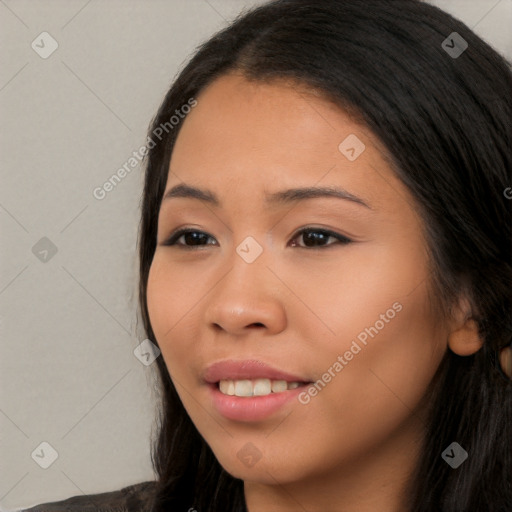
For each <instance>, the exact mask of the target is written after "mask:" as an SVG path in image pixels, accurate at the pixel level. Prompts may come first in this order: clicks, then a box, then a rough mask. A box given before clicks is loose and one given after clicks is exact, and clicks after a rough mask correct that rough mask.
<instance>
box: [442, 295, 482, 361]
mask: <svg viewBox="0 0 512 512" xmlns="http://www.w3.org/2000/svg"><path fill="white" fill-rule="evenodd" d="M471 314H472V311H471V305H470V304H469V301H468V300H467V299H461V301H460V303H459V307H458V308H457V313H456V315H455V316H454V318H453V322H452V328H451V332H450V334H449V335H448V346H449V347H450V349H451V351H452V352H454V353H455V354H457V355H459V356H470V355H472V354H474V353H475V352H478V351H479V350H480V349H481V348H482V346H483V344H484V340H483V339H482V338H481V336H480V333H479V330H478V324H477V322H476V320H475V319H474V318H473V317H472V316H471Z"/></svg>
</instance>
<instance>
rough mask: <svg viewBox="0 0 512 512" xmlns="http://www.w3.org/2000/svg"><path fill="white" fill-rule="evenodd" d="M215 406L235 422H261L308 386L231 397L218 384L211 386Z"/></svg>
mask: <svg viewBox="0 0 512 512" xmlns="http://www.w3.org/2000/svg"><path fill="white" fill-rule="evenodd" d="M208 387H209V388H210V392H211V397H212V400H213V405H214V407H215V408H216V409H217V411H218V412H219V413H220V414H222V416H224V417H225V418H227V419H229V420H234V421H247V422H249V421H261V420H265V419H266V418H268V417H270V416H272V414H274V413H275V412H277V411H278V410H279V409H281V407H283V406H284V405H285V404H286V403H288V402H290V400H293V399H294V398H296V397H297V396H298V395H299V394H300V393H301V392H302V391H304V389H305V388H306V387H307V385H303V386H299V387H298V388H295V389H288V390H286V391H281V392H280V393H271V394H269V395H265V396H247V397H245V396H244V397H240V396H231V395H225V394H224V393H221V392H220V390H219V388H218V385H217V384H209V385H208Z"/></svg>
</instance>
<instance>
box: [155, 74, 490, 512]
mask: <svg viewBox="0 0 512 512" xmlns="http://www.w3.org/2000/svg"><path fill="white" fill-rule="evenodd" d="M197 99H198V105H197V106H196V107H195V108H194V109H193V110H192V111H191V112H190V114H189V115H188V116H187V118H186V119H185V121H184V122H183V123H184V124H183V126H182V128H181V131H180V133H179V136H178V139H177V141H176V145H175V149H174V152H173V155H172V159H171V163H170V170H169V175H168V180H167V185H166V191H167V190H169V189H170V188H171V187H173V186H174V185H177V184H179V183H181V182H185V183H187V184H190V185H194V186H199V187H201V188H205V189H209V190H211V191H213V192H215V194H217V195H218V196H219V199H220V201H221V204H222V206H221V207H220V208H217V207H215V206H213V205H211V204H208V203H206V202H204V201H202V200H198V199H193V198H173V199H170V200H168V201H164V202H163V203H162V207H161V209H160V212H159V220H158V237H157V243H158V246H157V249H156V252H155V255H154V259H153V262H152V266H151V269H150V274H149V281H148V289H147V303H148V310H149V314H150V320H151V325H152V327H153V330H154V333H155V336H156V338H157V340H158V344H159V346H160V349H161V352H162V356H163V358H164V360H165V363H166V365H167V368H168V370H169V373H170V375H171V378H172V379H173V382H174V383H175V386H176V389H177V391H178V393H179V395H180V397H181V399H182V402H183V404H184V407H185V409H186V410H187V412H188V414H189V415H190V417H191V419H192V421H193V422H194V424H195V425H196V426H197V428H198V430H199V432H200V433H201V435H202V436H203V437H204V439H205V440H206V442H207V443H208V444H209V445H210V447H211V448H212V450H213V452H214V453H215V455H216V457H217V459H218V460H219V462H220V464H221V465H222V466H223V467H224V468H225V469H226V470H227V471H228V472H229V473H230V474H232V475H233V476H235V477H236V478H240V479H243V480H244V490H245V496H246V502H247V506H248V509H249V511H250V512H267V511H273V512H282V511H283V512H284V511H294V512H295V511H297V510H307V511H308V512H313V511H318V512H320V511H325V510H329V511H332V512H335V511H341V510H343V512H355V511H357V512H367V511H368V512H370V511H372V512H374V511H375V510H379V511H380V512H398V511H403V510H405V508H404V492H405V488H406V483H407V479H408V478H409V476H410V474H411V471H412V470H413V468H414V466H415V464H416V463H417V460H418V456H419V451H420V449H421V443H422V440H423V435H424V415H425V410H426V409H425V404H424V400H423V399H424V397H425V394H426V392H427V390H428V388H429V383H430V382H431V380H432V378H433V376H434V373H435V371H436V369H437V367H438V365H439V363H440V362H441V360H442V357H443V355H444V354H445V352H446V350H447V347H448V346H450V348H451V349H452V350H454V351H455V352H456V353H460V354H461V355H469V354H471V353H474V352H475V351H476V350H478V349H479V348H480V346H481V340H480V339H479V338H478V336H475V332H476V330H475V329H476V326H475V325H474V324H473V323H472V322H471V321H470V320H468V321H466V317H468V316H469V315H470V311H469V309H468V306H467V304H466V303H465V302H464V301H462V300H461V307H460V308H459V309H458V310H457V311H458V313H457V314H454V317H453V318H452V319H451V320H450V321H449V322H444V323H442V322H441V321H440V319H439V318H437V317H436V316H435V315H434V313H433V311H432V310H431V307H430V303H429V300H428V283H429V282H430V278H431V277H430V270H429V269H430V266H429V261H428V255H427V251H426V247H427V245H426V242H425V239H424V237H423V223H422V220H421V218H420V217H419V215H418V213H417V210H416V208H415V203H414V198H413V197H412V196H411V195H410V193H409V192H408V190H407V189H406V188H405V186H404V185H403V184H402V183H401V182H400V181H399V180H398V178H397V177H396V176H395V175H394V173H393V171H392V170H391V168H390V166H389V164H388V163H387V160H386V159H385V158H384V150H383V148H382V146H381V145H380V144H379V141H378V140H377V139H376V138H375V137H374V136H373V135H372V133H371V132H370V131H369V130H368V128H367V127H365V126H364V125H362V124H359V123H357V122H355V121H354V120H353V119H351V118H350V117H349V116H348V115H347V114H346V112H344V111H343V110H341V109H340V108H339V107H337V106H335V105H333V104H332V103H330V102H328V101H326V100H325V99H322V98H321V97H320V96H319V95H315V94H313V93H310V92H308V91H306V90H299V89H298V88H297V87H291V86H290V85H289V84H287V83H285V82H282V81H275V82H272V83H266V84H262V83H251V82H248V81H246V80H245V79H244V78H242V77H241V76H239V75H237V74H229V75H224V76H222V77H220V78H218V79H216V80H215V81H214V82H213V83H212V84H211V85H210V86H209V87H207V88H206V89H205V90H203V91H202V93H201V94H200V96H199V97H198V98H197ZM349 134H355V135H356V136H357V137H358V138H359V139H360V140H361V141H363V143H364V144H365V146H366V149H365V151H364V152H363V153H361V155H360V156H359V157H358V158H357V159H356V160H355V161H349V160H348V159H347V158H346V157H345V156H344V155H343V154H342V153H341V152H340V150H339V149H338V145H339V144H340V142H342V141H343V140H344V139H345V138H346V137H347V136H348V135H349ZM301 186H338V187H343V188H344V189H346V190H348V191H349V192H350V193H352V194H353V195H355V196H357V197H359V198H361V199H362V200H364V201H365V202H366V203H367V204H368V205H369V206H370V207H371V208H366V207H364V206H362V205H360V204H357V203H355V202H351V201H349V200H344V199H338V198H332V197H331V198H327V197H322V198H313V199H306V200H301V201H297V202H296V203H294V204H287V205H276V206H273V207H269V206H266V205H265V204H264V198H263V195H264V193H265V192H266V191H268V192H276V191H279V190H283V189H287V188H292V187H301ZM180 227H189V228H190V229H191V230H193V231H200V232H204V233H206V234H207V235H208V236H209V237H210V238H205V241H203V242H201V243H202V244H203V245H201V246H197V245H193V244H194V242H193V241H192V242H191V241H190V240H191V239H190V237H189V238H188V240H185V239H184V238H185V237H181V238H180V239H179V241H178V243H181V244H186V243H188V244H190V247H191V249H188V250H187V249H186V248H183V247H180V246H165V245H163V243H164V242H165V241H166V240H167V239H168V238H169V237H170V235H171V234H172V233H173V232H174V231H176V230H177V229H178V228H180ZM304 227H314V228H317V229H328V230H331V231H334V232H335V233H339V234H340V235H344V236H346V237H348V238H350V239H352V240H353V242H352V243H350V244H342V243H340V242H338V241H337V240H336V239H335V238H332V237H331V238H328V237H327V235H325V237H324V238H323V239H321V240H323V241H320V242H318V244H317V245H316V247H315V246H313V247H312V248H308V247H307V246H306V243H307V240H306V238H307V237H304V235H298V236H297V237H294V235H295V233H296V232H297V231H298V230H299V229H301V228H304ZM196 236H197V235H196ZM247 236H251V237H253V238H254V239H255V240H257V242H258V243H259V244H260V246H261V247H262V249H263V252H262V253H261V255H260V256H259V257H258V258H257V259H256V260H255V261H254V262H252V263H250V264H249V263H247V262H246V261H244V259H242V258H241V257H240V256H239V255H238V253H237V252H236V248H237V247H238V246H239V244H241V242H242V241H243V240H244V239H245V238H246V237H247ZM317 236H319V235H317ZM305 246H306V247H305ZM396 302H398V303H399V304H400V305H401V306H402V309H401V311H400V312H397V313H396V315H395V316H394V318H393V319H391V320H389V321H388V322H386V323H385V327H384V328H382V329H381V330H379V332H378V334H377V335H375V336H374V337H373V338H369V339H368V342H367V345H366V346H364V345H362V349H361V351H360V352H358V353H357V355H355V356H354V357H353V359H352V360H351V361H349V362H348V364H347V365H346V366H345V367H344V368H343V369H342V371H341V372H339V373H338V374H336V377H334V378H332V379H331V382H329V383H328V384H327V385H326V386H325V387H324V388H323V389H322V390H321V391H320V392H319V393H318V394H317V395H316V396H315V397H313V398H311V400H310V402H309V403H308V404H306V405H303V404H301V403H299V401H297V400H293V401H291V402H289V403H287V404H286V405H285V406H284V407H283V408H282V409H280V410H279V411H278V412H277V413H276V414H274V415H273V416H272V417H270V418H268V419H267V420H265V421H260V422H252V423H250V422H249V423H247V422H238V421H232V420H228V419H226V418H224V417H223V416H221V415H220V414H219V413H218V412H217V411H216V409H214V408H213V406H212V403H211V400H210V397H209V392H208V391H209V390H208V389H207V388H206V386H205V385H204V384H203V383H202V381H201V372H202V371H203V369H204V368H205V367H206V366H207V365H208V364H211V363H212V362H215V361H219V360H222V359H238V360H243V359H259V360H262V361H265V362H267V363H269V364H271V365H272V366H275V367H277V368H279V369H282V370H284V371H287V372H290V373H292V374H296V375H300V376H303V377H304V379H305V380H309V381H313V382H314V381H317V380H318V379H321V378H322V375H323V374H324V373H325V372H327V371H328V369H329V368H331V367H332V366H333V364H334V363H335V362H336V361H337V358H338V356H339V355H343V354H344V353H345V352H346V351H347V350H349V349H350V346H351V344H352V342H353V340H355V339H356V337H357V335H358V334H359V333H361V332H362V331H364V329H365V328H368V327H370V326H374V325H375V323H376V321H377V320H379V319H380V318H382V317H381V315H382V314H385V313H386V311H387V310H389V309H390V308H391V307H392V305H393V304H394V303H396ZM360 345H361V344H360ZM248 442H250V443H252V444H253V445H254V446H255V447H256V448H257V450H258V451H259V453H260V454H261V459H260V460H259V461H258V462H257V463H256V464H255V465H253V466H252V467H247V466H246V465H245V464H244V463H242V461H241V460H240V459H239V458H238V457H237V452H238V451H239V450H240V449H241V448H242V447H244V445H246V443H248Z"/></svg>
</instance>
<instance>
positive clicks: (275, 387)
mask: <svg viewBox="0 0 512 512" xmlns="http://www.w3.org/2000/svg"><path fill="white" fill-rule="evenodd" d="M286 389H287V383H286V381H285V380H273V381H272V392H273V393H280V392H281V391H286Z"/></svg>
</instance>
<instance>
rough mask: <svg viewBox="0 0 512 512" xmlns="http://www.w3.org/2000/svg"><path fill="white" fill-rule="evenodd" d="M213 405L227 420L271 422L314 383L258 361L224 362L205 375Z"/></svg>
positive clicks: (211, 368)
mask: <svg viewBox="0 0 512 512" xmlns="http://www.w3.org/2000/svg"><path fill="white" fill-rule="evenodd" d="M202 380H203V382H204V383H205V384H206V385H207V386H208V388H209V390H210V398H211V405H212V407H213V408H214V409H216V410H217V412H218V413H219V414H221V415H222V416H224V417H225V418H226V419H229V420H234V421H242V422H257V421H263V420H266V419H268V418H271V417H272V416H273V415H274V414H277V413H278V412H279V411H282V410H283V408H285V407H292V405H291V404H292V403H293V398H295V397H297V395H299V394H300V393H301V392H302V388H304V387H306V386H307V385H309V384H312V382H311V381H310V380H309V379H306V378H304V377H301V376H298V375H293V374H291V373H288V372H285V371H282V370H279V369H277V368H274V367H272V366H270V365H268V364H266V363H263V362H261V361H257V360H244V361H235V360H224V361H219V362H216V363H214V364H212V365H210V366H208V367H207V368H206V369H205V371H204V372H203V374H202Z"/></svg>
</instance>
